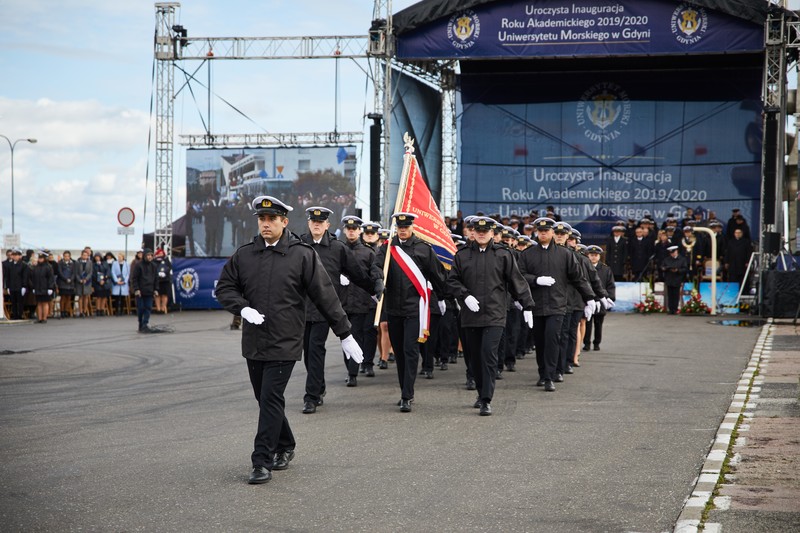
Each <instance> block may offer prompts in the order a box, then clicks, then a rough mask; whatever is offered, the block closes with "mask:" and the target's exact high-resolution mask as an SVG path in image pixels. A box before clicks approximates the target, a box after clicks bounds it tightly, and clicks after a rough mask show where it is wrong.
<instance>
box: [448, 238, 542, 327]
mask: <svg viewBox="0 0 800 533" xmlns="http://www.w3.org/2000/svg"><path fill="white" fill-rule="evenodd" d="M447 285H448V287H449V289H450V293H452V294H453V296H455V298H457V299H458V300H459V302H460V303H461V309H464V311H462V313H461V327H464V328H483V327H490V326H500V327H504V326H505V325H506V315H507V309H508V296H509V294H510V295H511V298H513V300H514V301H518V302H519V303H520V304H522V307H523V309H527V310H533V297H532V296H531V291H530V288H529V287H528V283H527V282H526V281H525V278H523V277H522V273H520V271H519V267H518V266H517V261H516V260H515V259H514V255H513V254H512V253H511V250H509V249H508V248H507V247H505V246H501V245H499V244H492V243H489V244H488V245H487V247H486V250H485V251H484V252H481V249H480V246H478V244H477V243H473V244H471V245H470V246H468V247H466V248H463V249H461V250H459V251H458V252H456V255H455V259H454V260H453V268H452V270H451V271H450V276H449V277H448V278H447ZM469 295H472V296H474V297H475V298H476V299H477V300H478V305H479V306H480V310H479V311H478V312H477V313H473V312H472V311H470V310H468V309H467V307H466V304H464V299H465V298H466V297H467V296H469Z"/></svg>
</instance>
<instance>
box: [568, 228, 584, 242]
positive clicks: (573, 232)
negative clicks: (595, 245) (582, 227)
mask: <svg viewBox="0 0 800 533" xmlns="http://www.w3.org/2000/svg"><path fill="white" fill-rule="evenodd" d="M569 236H570V238H571V239H576V240H581V232H580V231H578V230H576V229H575V228H572V230H571V232H570V234H569Z"/></svg>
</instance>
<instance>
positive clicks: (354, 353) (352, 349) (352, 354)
mask: <svg viewBox="0 0 800 533" xmlns="http://www.w3.org/2000/svg"><path fill="white" fill-rule="evenodd" d="M342 351H343V352H344V355H345V357H347V358H348V359H352V360H353V361H355V362H356V363H359V364H361V361H363V360H364V352H362V351H361V346H359V345H358V342H356V339H355V338H354V337H353V336H352V335H348V336H347V337H345V338H344V339H342Z"/></svg>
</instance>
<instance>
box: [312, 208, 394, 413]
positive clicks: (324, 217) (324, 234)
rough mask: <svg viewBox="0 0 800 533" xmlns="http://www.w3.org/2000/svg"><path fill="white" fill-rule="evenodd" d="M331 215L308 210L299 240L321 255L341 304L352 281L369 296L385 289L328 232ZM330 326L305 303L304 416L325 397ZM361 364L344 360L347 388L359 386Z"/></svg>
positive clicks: (315, 209)
mask: <svg viewBox="0 0 800 533" xmlns="http://www.w3.org/2000/svg"><path fill="white" fill-rule="evenodd" d="M331 213H333V211H331V210H330V209H328V208H326V207H319V206H315V207H309V208H308V209H306V215H307V217H308V231H309V232H308V233H305V234H303V235H301V236H300V240H301V241H303V242H304V243H306V244H308V245H309V246H311V247H312V248H313V249H314V251H315V252H317V255H319V258H320V260H321V261H322V265H323V266H324V267H325V272H327V273H328V276H330V278H331V283H333V287H334V288H335V289H336V294H337V295H338V296H339V300H340V301H344V300H345V297H344V292H345V289H344V288H345V287H347V286H348V285H350V282H351V281H352V282H353V283H355V284H356V285H357V286H359V287H361V288H362V289H364V290H365V291H366V292H367V293H369V294H375V292H376V291H377V290H378V289H382V282H381V280H380V277H378V278H377V279H373V280H370V279H369V277H368V274H367V272H365V271H364V270H362V268H361V267H360V266H359V263H358V262H357V261H356V260H355V258H354V257H353V255H352V254H351V253H350V250H349V249H348V247H347V245H345V244H344V243H343V242H342V241H339V240H337V239H336V237H335V236H334V235H333V234H331V233H330V232H329V231H328V229H329V228H330V227H331V223H330V221H329V220H328V217H330V215H331ZM328 322H329V321H328V320H326V319H325V317H324V316H323V314H322V313H321V310H320V309H318V308H317V307H316V306H315V305H314V302H312V301H310V300H308V301H306V328H305V333H304V335H303V361H304V363H305V366H306V370H307V372H308V374H307V375H306V394H305V396H304V397H303V414H312V413H315V412H316V411H317V407H318V406H320V405H322V403H323V400H322V398H323V396H325V354H326V350H325V341H326V340H327V339H328V329H329V326H328ZM345 356H346V354H345ZM360 362H361V361H359V362H358V363H357V362H355V361H353V360H352V359H351V358H348V357H345V366H346V367H347V381H346V383H347V386H348V387H355V386H356V385H357V384H358V383H357V381H356V379H357V376H358V364H359V363H360Z"/></svg>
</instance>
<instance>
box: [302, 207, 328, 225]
mask: <svg viewBox="0 0 800 533" xmlns="http://www.w3.org/2000/svg"><path fill="white" fill-rule="evenodd" d="M332 213H333V211H331V210H330V209H328V208H327V207H321V206H318V205H315V206H313V207H309V208H308V209H306V216H308V220H313V221H314V222H325V221H326V220H328V217H329V216H331V214H332Z"/></svg>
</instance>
